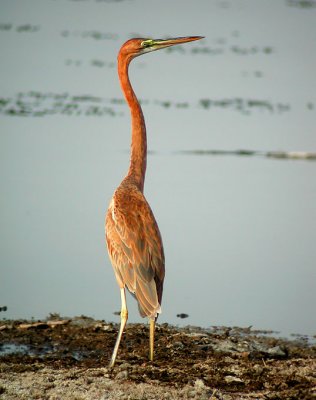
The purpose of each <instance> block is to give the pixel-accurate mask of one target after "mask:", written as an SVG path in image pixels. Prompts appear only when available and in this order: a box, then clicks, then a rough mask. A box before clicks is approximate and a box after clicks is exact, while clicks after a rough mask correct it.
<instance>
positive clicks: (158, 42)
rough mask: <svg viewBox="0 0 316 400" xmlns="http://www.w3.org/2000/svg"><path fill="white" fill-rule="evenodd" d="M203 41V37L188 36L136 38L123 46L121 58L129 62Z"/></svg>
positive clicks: (120, 53)
mask: <svg viewBox="0 0 316 400" xmlns="http://www.w3.org/2000/svg"><path fill="white" fill-rule="evenodd" d="M200 39H203V36H186V37H178V38H173V39H146V38H135V39H130V40H128V41H127V42H125V43H124V44H123V46H122V47H121V49H120V52H119V56H120V55H121V56H124V57H126V58H128V59H129V60H132V59H133V58H135V57H137V56H140V55H142V54H145V53H149V52H151V51H156V50H160V49H164V48H165V47H170V46H175V45H177V44H181V43H187V42H193V41H194V40H200Z"/></svg>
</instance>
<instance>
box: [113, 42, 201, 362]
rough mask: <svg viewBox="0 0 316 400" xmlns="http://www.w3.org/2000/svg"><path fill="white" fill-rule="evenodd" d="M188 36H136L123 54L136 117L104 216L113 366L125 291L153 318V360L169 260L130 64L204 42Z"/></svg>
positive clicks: (121, 71)
mask: <svg viewBox="0 0 316 400" xmlns="http://www.w3.org/2000/svg"><path fill="white" fill-rule="evenodd" d="M202 38H203V37H202V36H186V37H177V38H172V39H148V38H133V39H130V40H128V41H127V42H125V43H124V44H123V45H122V47H121V48H120V50H119V53H118V57H117V61H118V64H117V66H118V76H119V81H120V84H121V89H122V91H123V94H124V96H125V99H126V102H127V104H128V107H129V109H130V114H131V128H132V129H131V130H132V132H131V153H130V165H129V169H128V172H127V174H126V176H125V178H124V179H123V180H122V182H121V184H120V185H119V186H118V187H117V189H116V190H115V192H114V194H113V197H112V199H111V200H110V204H109V207H108V210H107V212H106V217H105V238H106V245H107V250H108V254H109V258H110V261H111V264H112V266H113V269H114V274H115V277H116V280H117V283H118V286H119V288H120V294H121V313H120V319H121V321H120V328H119V331H118V334H117V339H116V342H115V346H114V349H113V353H112V357H111V360H110V363H109V367H111V368H112V367H113V366H114V364H115V361H116V357H117V353H118V349H119V346H120V342H121V338H122V334H123V331H124V329H125V326H126V322H127V319H128V309H127V304H126V294H125V289H126V288H127V289H128V291H129V292H130V293H131V294H132V295H133V296H134V297H135V298H136V300H137V302H138V309H139V313H140V315H141V317H147V318H148V319H149V360H150V361H153V358H154V333H155V322H156V320H157V318H158V314H159V313H161V300H162V292H163V283H164V277H165V256H164V249H163V243H162V239H161V234H160V231H159V228H158V224H157V222H156V220H155V217H154V214H153V212H152V210H151V208H150V205H149V204H148V202H147V200H146V198H145V196H144V181H145V173H146V164H147V137H146V125H145V120H144V115H143V112H142V108H141V106H140V103H139V101H138V99H137V97H136V94H135V92H134V90H133V87H132V85H131V82H130V79H129V73H128V72H129V65H130V62H131V61H132V60H133V59H134V58H135V57H138V56H140V55H143V54H147V53H149V52H152V51H156V50H160V49H164V48H166V47H170V46H175V45H178V44H181V43H186V42H192V41H195V40H200V39H202Z"/></svg>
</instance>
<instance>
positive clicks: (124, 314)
mask: <svg viewBox="0 0 316 400" xmlns="http://www.w3.org/2000/svg"><path fill="white" fill-rule="evenodd" d="M120 290H121V304H122V306H121V325H120V330H119V332H118V335H117V338H116V342H115V346H114V349H113V353H112V357H111V361H110V364H109V367H110V368H112V367H113V366H114V364H115V360H116V356H117V352H118V349H119V346H120V342H121V338H122V334H123V331H124V328H125V325H126V322H127V318H128V311H127V305H126V297H125V289H124V288H121V289H120Z"/></svg>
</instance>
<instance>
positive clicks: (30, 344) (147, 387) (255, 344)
mask: <svg viewBox="0 0 316 400" xmlns="http://www.w3.org/2000/svg"><path fill="white" fill-rule="evenodd" d="M117 329H118V326H117V325H116V324H112V323H106V322H104V321H96V320H94V319H92V318H88V317H76V318H71V319H68V318H67V319H64V318H61V317H59V316H58V315H55V316H52V315H51V316H50V318H48V319H47V320H45V321H37V322H34V321H8V320H3V321H0V398H1V399H3V400H11V399H72V400H75V399H76V400H78V399H100V400H101V399H222V400H234V399H302V400H310V399H316V346H315V344H313V343H309V342H308V341H307V340H306V339H305V338H296V339H295V340H286V339H280V338H275V337H272V336H270V335H267V334H265V333H264V332H259V331H252V330H251V329H250V328H247V329H243V328H230V327H218V328H213V329H202V328H199V327H190V326H188V327H185V328H177V327H173V326H170V325H167V324H162V325H159V324H158V326H157V329H156V342H155V360H154V362H152V363H150V362H148V360H147V353H148V326H147V325H145V324H129V325H128V327H127V329H126V332H125V335H124V338H123V341H122V344H121V348H120V352H119V355H118V360H117V365H116V366H115V368H113V369H108V368H107V365H108V361H109V358H110V356H111V352H112V349H113V345H114V342H115V338H116V334H117Z"/></svg>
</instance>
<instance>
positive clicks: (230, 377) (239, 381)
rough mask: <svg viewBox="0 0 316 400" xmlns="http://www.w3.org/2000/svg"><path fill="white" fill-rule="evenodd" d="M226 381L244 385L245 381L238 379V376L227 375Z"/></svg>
mask: <svg viewBox="0 0 316 400" xmlns="http://www.w3.org/2000/svg"><path fill="white" fill-rule="evenodd" d="M224 379H225V382H226V383H239V384H244V381H243V380H242V379H240V378H237V376H232V375H226V376H225V378H224Z"/></svg>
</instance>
